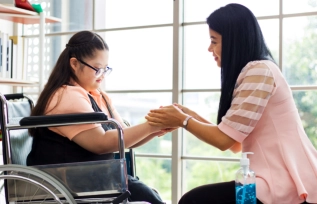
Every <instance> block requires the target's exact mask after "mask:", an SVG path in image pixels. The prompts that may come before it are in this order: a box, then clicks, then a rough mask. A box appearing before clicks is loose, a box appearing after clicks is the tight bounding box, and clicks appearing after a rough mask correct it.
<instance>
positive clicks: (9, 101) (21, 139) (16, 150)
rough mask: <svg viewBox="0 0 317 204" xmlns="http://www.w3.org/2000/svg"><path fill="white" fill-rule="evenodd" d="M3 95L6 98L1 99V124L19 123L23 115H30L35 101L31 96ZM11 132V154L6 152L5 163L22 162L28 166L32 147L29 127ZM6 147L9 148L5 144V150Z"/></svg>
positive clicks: (4, 155)
mask: <svg viewBox="0 0 317 204" xmlns="http://www.w3.org/2000/svg"><path fill="white" fill-rule="evenodd" d="M2 96H4V97H5V98H2V100H1V114H2V119H1V123H2V124H1V126H3V127H4V126H6V125H18V124H19V121H20V120H21V119H22V118H23V117H27V116H30V114H31V110H32V108H33V101H32V100H31V99H30V98H28V97H26V96H24V95H23V94H7V95H2ZM3 117H5V118H6V119H4V118H3ZM4 123H6V124H4ZM3 127H2V128H3ZM3 129H5V128H3ZM2 134H3V136H4V135H5V134H6V132H3V133H2ZM9 134H10V148H9V149H10V156H8V155H7V153H6V152H4V154H3V157H4V158H3V161H4V164H20V165H25V166H26V157H27V155H28V154H29V152H30V151H31V148H32V140H33V139H32V137H30V136H29V134H28V130H27V129H21V130H11V131H10V133H9ZM3 140H4V141H3V142H4V143H5V142H6V140H5V138H4V137H3ZM3 145H5V144H3ZM6 149H7V148H6V147H4V146H3V150H6Z"/></svg>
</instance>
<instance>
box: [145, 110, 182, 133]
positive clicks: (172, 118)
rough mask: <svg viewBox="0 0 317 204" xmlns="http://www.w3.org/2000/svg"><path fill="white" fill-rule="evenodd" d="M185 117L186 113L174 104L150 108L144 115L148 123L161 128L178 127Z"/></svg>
mask: <svg viewBox="0 0 317 204" xmlns="http://www.w3.org/2000/svg"><path fill="white" fill-rule="evenodd" d="M186 117H187V115H186V114H185V113H183V111H181V110H180V109H179V108H178V107H177V106H175V105H170V106H164V107H161V108H159V109H153V110H150V112H149V113H148V115H147V116H145V118H146V119H147V120H148V122H149V124H150V125H152V126H157V127H160V128H161V129H165V128H176V127H180V126H182V123H183V121H184V119H185V118H186Z"/></svg>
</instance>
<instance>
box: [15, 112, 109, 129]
mask: <svg viewBox="0 0 317 204" xmlns="http://www.w3.org/2000/svg"><path fill="white" fill-rule="evenodd" d="M98 120H99V121H100V120H108V116H107V115H106V114H104V113H102V112H93V113H72V114H56V115H44V116H30V117H24V118H22V119H21V120H20V125H21V126H26V125H54V124H60V123H69V122H87V121H98Z"/></svg>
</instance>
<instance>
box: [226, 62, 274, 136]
mask: <svg viewBox="0 0 317 204" xmlns="http://www.w3.org/2000/svg"><path fill="white" fill-rule="evenodd" d="M273 90H274V78H273V74H272V72H271V70H270V69H269V68H268V67H267V66H266V65H265V64H262V63H257V62H251V63H249V64H248V65H247V66H245V67H244V68H243V69H242V71H241V73H240V75H239V77H238V79H237V82H236V86H235V89H234V92H233V100H232V102H231V107H230V109H229V110H228V111H227V113H226V115H225V116H224V117H223V118H222V122H223V123H225V124H226V125H228V126H230V127H232V128H233V129H235V130H238V131H239V132H241V133H242V134H243V135H245V136H248V135H249V134H250V133H251V132H252V130H253V129H254V127H255V126H256V124H257V122H258V121H259V119H260V118H261V116H262V113H263V110H264V109H265V106H266V104H267V103H268V100H269V99H270V96H271V94H272V92H273ZM240 142H241V141H240Z"/></svg>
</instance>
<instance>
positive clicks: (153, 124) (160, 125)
mask: <svg viewBox="0 0 317 204" xmlns="http://www.w3.org/2000/svg"><path fill="white" fill-rule="evenodd" d="M149 125H152V126H156V127H162V124H161V123H156V122H150V121H149Z"/></svg>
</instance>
